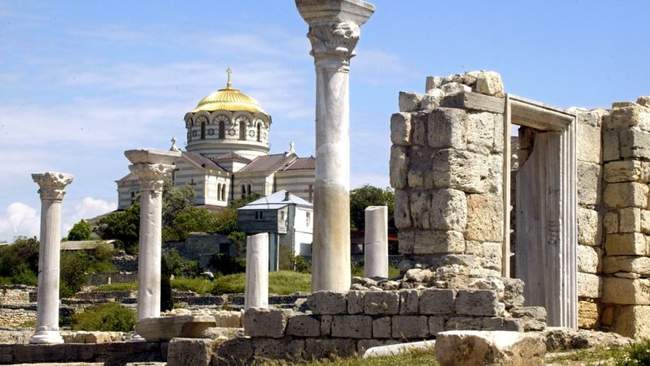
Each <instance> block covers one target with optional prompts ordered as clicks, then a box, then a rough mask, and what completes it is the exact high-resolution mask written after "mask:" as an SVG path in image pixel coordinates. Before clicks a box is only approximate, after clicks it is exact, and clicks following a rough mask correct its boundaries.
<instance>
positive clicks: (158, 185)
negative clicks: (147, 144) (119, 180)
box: [129, 163, 174, 193]
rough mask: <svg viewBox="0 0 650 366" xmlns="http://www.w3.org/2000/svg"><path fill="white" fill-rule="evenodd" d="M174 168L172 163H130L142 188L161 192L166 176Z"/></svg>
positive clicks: (132, 171)
mask: <svg viewBox="0 0 650 366" xmlns="http://www.w3.org/2000/svg"><path fill="white" fill-rule="evenodd" d="M173 169H174V165H172V164H148V163H137V164H132V165H129V170H130V171H131V173H133V174H135V176H136V177H138V180H139V182H140V189H142V190H143V191H151V192H152V193H160V192H162V190H163V183H164V181H165V177H166V176H167V175H168V174H169V173H170V172H171V171H172V170H173Z"/></svg>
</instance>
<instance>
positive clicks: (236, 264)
mask: <svg viewBox="0 0 650 366" xmlns="http://www.w3.org/2000/svg"><path fill="white" fill-rule="evenodd" d="M208 266H209V267H210V268H215V269H216V270H217V273H216V274H218V275H229V274H233V273H240V272H245V271H246V260H245V259H244V258H242V257H241V256H238V257H231V256H229V255H227V254H223V253H217V254H214V255H213V256H212V257H211V258H210V263H209V264H208Z"/></svg>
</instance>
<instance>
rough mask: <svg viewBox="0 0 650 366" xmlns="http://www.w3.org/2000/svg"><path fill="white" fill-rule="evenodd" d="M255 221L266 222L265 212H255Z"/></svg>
mask: <svg viewBox="0 0 650 366" xmlns="http://www.w3.org/2000/svg"><path fill="white" fill-rule="evenodd" d="M255 220H264V211H255Z"/></svg>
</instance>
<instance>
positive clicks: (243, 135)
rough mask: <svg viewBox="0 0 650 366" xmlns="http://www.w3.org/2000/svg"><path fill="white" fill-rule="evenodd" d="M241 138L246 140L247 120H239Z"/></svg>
mask: <svg viewBox="0 0 650 366" xmlns="http://www.w3.org/2000/svg"><path fill="white" fill-rule="evenodd" d="M239 139H240V140H246V122H244V121H239Z"/></svg>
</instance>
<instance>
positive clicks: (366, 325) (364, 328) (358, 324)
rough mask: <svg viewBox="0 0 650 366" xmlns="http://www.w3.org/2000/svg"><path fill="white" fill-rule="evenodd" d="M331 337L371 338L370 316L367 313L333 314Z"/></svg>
mask: <svg viewBox="0 0 650 366" xmlns="http://www.w3.org/2000/svg"><path fill="white" fill-rule="evenodd" d="M332 337H336V338H372V318H371V317H370V316H367V315H335V316H333V317H332Z"/></svg>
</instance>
